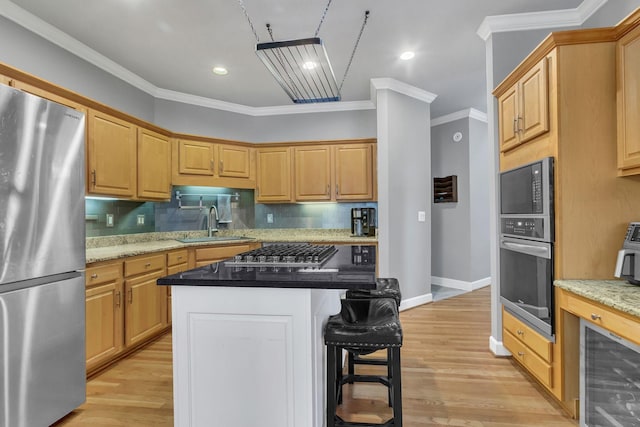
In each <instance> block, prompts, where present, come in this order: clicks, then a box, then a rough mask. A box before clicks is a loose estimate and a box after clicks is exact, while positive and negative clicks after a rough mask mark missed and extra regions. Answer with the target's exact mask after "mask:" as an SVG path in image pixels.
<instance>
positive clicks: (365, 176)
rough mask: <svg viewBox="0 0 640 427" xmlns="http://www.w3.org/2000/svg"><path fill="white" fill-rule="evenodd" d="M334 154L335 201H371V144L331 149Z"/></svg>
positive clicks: (338, 146) (372, 178) (372, 179)
mask: <svg viewBox="0 0 640 427" xmlns="http://www.w3.org/2000/svg"><path fill="white" fill-rule="evenodd" d="M333 149H334V153H335V160H334V164H335V181H336V182H335V184H336V191H335V199H336V200H337V201H342V200H373V197H374V191H373V190H374V189H373V187H374V186H373V181H374V179H375V178H374V173H373V169H374V167H373V144H348V145H337V146H335V147H333Z"/></svg>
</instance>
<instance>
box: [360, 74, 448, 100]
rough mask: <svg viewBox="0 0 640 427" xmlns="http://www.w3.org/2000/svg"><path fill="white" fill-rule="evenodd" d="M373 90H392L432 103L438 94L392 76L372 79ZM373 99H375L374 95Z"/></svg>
mask: <svg viewBox="0 0 640 427" xmlns="http://www.w3.org/2000/svg"><path fill="white" fill-rule="evenodd" d="M371 88H372V90H374V89H375V90H392V91H394V92H398V93H401V94H403V95H407V96H409V97H411V98H415V99H418V100H420V101H423V102H426V103H428V104H431V103H432V102H433V100H434V99H436V97H437V96H438V95H436V94H434V93H431V92H428V91H426V90H424V89H420V88H417V87H415V86H411V85H410V84H407V83H404V82H401V81H399V80H396V79H392V78H379V79H371ZM371 99H375V97H374V96H372V97H371Z"/></svg>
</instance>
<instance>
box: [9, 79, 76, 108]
mask: <svg viewBox="0 0 640 427" xmlns="http://www.w3.org/2000/svg"><path fill="white" fill-rule="evenodd" d="M7 84H8V83H7ZM11 86H13V87H15V88H16V89H20V90H22V91H24V92H27V93H30V94H32V95H36V96H39V97H40V98H44V99H48V100H49V101H53V102H57V103H58V104H62V105H65V106H67V107H69V108H73V109H74V110H78V111H82V112H83V113H85V115H86V113H87V108H86V107H85V106H84V105H81V104H78V103H77V102H73V101H71V100H70V99H67V98H64V97H62V96H59V95H56V94H54V93H51V92H49V91H46V90H44V89H41V88H39V87H37V86H33V85H30V84H28V83H25V82H22V81H20V80H12V82H11Z"/></svg>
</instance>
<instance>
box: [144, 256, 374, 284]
mask: <svg viewBox="0 0 640 427" xmlns="http://www.w3.org/2000/svg"><path fill="white" fill-rule="evenodd" d="M336 249H337V252H336V253H335V254H334V255H333V256H332V257H331V258H330V259H329V260H328V261H327V262H326V263H325V264H324V265H322V266H321V267H320V268H296V267H293V268H289V267H280V268H277V269H276V268H273V267H252V268H248V267H236V266H226V265H224V262H217V263H214V264H210V265H207V266H204V267H198V268H194V269H192V270H188V271H185V272H182V273H177V274H172V275H170V276H166V277H162V278H160V279H158V282H157V283H158V285H173V286H227V287H254V288H313V289H374V288H375V287H376V261H375V253H376V252H375V251H376V247H375V246H360V245H337V246H336Z"/></svg>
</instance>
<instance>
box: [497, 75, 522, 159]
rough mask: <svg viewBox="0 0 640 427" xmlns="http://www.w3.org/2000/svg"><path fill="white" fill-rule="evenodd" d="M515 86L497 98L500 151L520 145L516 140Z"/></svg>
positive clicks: (516, 99) (516, 102)
mask: <svg viewBox="0 0 640 427" xmlns="http://www.w3.org/2000/svg"><path fill="white" fill-rule="evenodd" d="M516 87H517V85H516V86H513V87H512V88H510V89H509V90H508V91H507V92H505V93H504V94H503V95H502V96H501V97H500V98H498V120H499V138H500V151H503V152H504V151H507V150H509V149H511V148H513V147H515V146H517V145H518V144H519V143H520V140H519V139H518V130H517V127H518V120H517V114H518V113H517V109H518V107H517V106H518V98H517V91H516Z"/></svg>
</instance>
